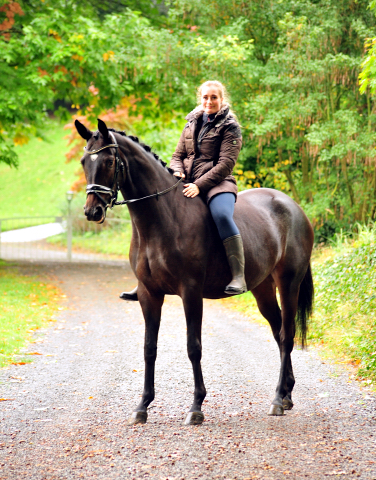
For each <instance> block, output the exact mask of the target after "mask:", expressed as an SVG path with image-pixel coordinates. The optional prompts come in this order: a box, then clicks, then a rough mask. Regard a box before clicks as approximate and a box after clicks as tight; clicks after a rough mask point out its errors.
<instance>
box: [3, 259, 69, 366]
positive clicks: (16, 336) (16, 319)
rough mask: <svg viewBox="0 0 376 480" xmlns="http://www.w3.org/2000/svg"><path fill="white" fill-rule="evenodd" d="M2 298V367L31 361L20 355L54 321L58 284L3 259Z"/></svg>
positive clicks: (58, 299)
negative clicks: (39, 331)
mask: <svg viewBox="0 0 376 480" xmlns="http://www.w3.org/2000/svg"><path fill="white" fill-rule="evenodd" d="M0 298H1V302H0V368H1V367H3V366H4V365H6V364H9V363H11V362H13V363H18V362H27V361H30V357H28V359H26V358H23V357H22V356H18V357H17V355H18V354H19V352H20V350H21V349H22V347H23V346H24V345H25V343H26V342H27V341H30V339H31V334H32V333H33V332H34V331H35V330H37V329H39V328H41V327H43V326H46V325H48V322H50V321H53V315H54V313H55V312H56V311H57V308H58V305H59V302H60V299H61V296H60V292H59V290H58V289H57V288H56V287H55V286H53V285H50V284H46V283H44V282H42V283H41V280H40V279H38V278H36V277H29V276H27V277H26V276H24V275H22V274H20V273H19V272H18V271H17V270H16V269H15V268H14V267H12V266H11V265H10V264H7V263H5V262H1V260H0Z"/></svg>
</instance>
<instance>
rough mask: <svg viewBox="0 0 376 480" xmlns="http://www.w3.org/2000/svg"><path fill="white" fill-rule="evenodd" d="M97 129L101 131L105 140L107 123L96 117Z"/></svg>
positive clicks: (106, 137)
mask: <svg viewBox="0 0 376 480" xmlns="http://www.w3.org/2000/svg"><path fill="white" fill-rule="evenodd" d="M98 130H99V131H100V132H101V134H102V137H103V138H104V139H105V140H107V139H108V137H109V135H108V128H107V125H106V124H105V123H104V121H103V120H101V119H100V118H98Z"/></svg>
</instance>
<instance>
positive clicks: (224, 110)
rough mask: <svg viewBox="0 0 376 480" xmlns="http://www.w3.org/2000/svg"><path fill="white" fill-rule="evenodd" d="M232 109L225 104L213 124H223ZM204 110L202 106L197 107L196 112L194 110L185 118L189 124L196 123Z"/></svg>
mask: <svg viewBox="0 0 376 480" xmlns="http://www.w3.org/2000/svg"><path fill="white" fill-rule="evenodd" d="M229 111H230V107H229V106H228V105H227V104H225V105H223V107H222V108H221V109H220V110H218V112H217V115H216V116H215V118H214V120H213V121H212V122H213V124H218V123H223V122H224V121H225V119H226V118H227V116H228V115H229ZM203 113H204V110H203V108H202V106H201V105H199V106H198V107H196V108H195V109H194V110H192V111H191V112H190V113H188V115H187V116H186V117H185V119H186V120H188V122H192V121H194V120H195V121H196V122H197V120H198V119H199V118H200V117H201V116H202V115H203Z"/></svg>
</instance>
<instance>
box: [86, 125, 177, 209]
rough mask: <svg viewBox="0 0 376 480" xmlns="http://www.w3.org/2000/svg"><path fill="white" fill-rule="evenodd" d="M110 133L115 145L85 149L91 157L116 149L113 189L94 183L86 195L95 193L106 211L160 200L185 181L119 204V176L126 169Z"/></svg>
mask: <svg viewBox="0 0 376 480" xmlns="http://www.w3.org/2000/svg"><path fill="white" fill-rule="evenodd" d="M108 133H109V134H110V135H111V137H112V140H113V142H114V143H112V144H110V145H105V146H104V147H101V148H98V150H91V151H86V147H85V151H86V153H88V154H89V155H95V154H97V153H98V152H101V151H102V150H104V149H106V148H116V153H115V174H114V181H113V184H112V188H110V187H105V186H104V185H98V184H96V183H92V184H90V185H88V186H87V187H86V195H89V194H90V193H94V195H96V196H97V197H98V198H99V200H100V201H101V202H102V203H103V205H104V208H105V209H107V208H108V207H110V208H112V207H113V206H114V205H127V204H128V203H133V202H139V201H141V200H146V199H148V198H153V197H157V198H158V197H160V196H161V195H164V194H165V193H168V192H170V191H171V190H173V189H174V188H176V187H177V186H178V185H179V183H181V182H182V181H183V180H184V178H183V177H181V178H180V179H179V180H178V181H177V182H176V183H175V184H174V185H172V186H171V187H169V188H166V189H165V190H162V192H156V193H152V194H151V195H147V196H146V197H141V198H132V199H130V200H122V201H120V202H118V201H117V197H118V193H119V190H120V188H119V182H118V175H119V171H120V168H122V169H123V168H124V164H123V163H122V162H121V161H120V158H119V154H118V148H119V144H118V143H117V141H116V138H115V135H113V133H112V132H108ZM101 193H102V194H108V195H111V200H110V203H107V202H106V200H105V199H104V198H103V197H102V196H101V195H100V194H101Z"/></svg>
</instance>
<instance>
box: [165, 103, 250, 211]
mask: <svg viewBox="0 0 376 480" xmlns="http://www.w3.org/2000/svg"><path fill="white" fill-rule="evenodd" d="M202 114H203V110H202V109H201V108H200V107H198V108H196V109H195V110H193V111H192V112H191V113H190V114H188V115H187V117H186V120H187V121H188V122H187V124H186V126H185V127H184V130H183V133H182V134H181V137H180V140H179V142H178V145H177V147H176V150H175V153H174V154H173V155H172V159H171V164H170V167H171V168H172V169H173V170H174V171H175V172H184V173H185V178H186V180H187V182H192V183H195V184H196V185H197V186H198V188H199V189H200V193H201V194H202V195H203V196H204V197H206V200H207V202H209V201H210V199H211V198H212V197H213V196H214V195H217V194H218V193H224V192H231V193H234V194H235V196H236V194H237V192H238V188H237V186H236V180H235V178H234V177H233V176H232V175H231V174H232V170H233V168H234V166H235V163H236V161H237V159H238V155H239V152H240V148H241V146H242V135H241V131H240V127H239V124H238V122H237V121H236V119H235V118H234V117H233V116H232V115H231V114H230V113H229V107H228V106H227V105H226V106H224V107H222V108H221V110H219V112H218V113H217V115H216V116H215V118H214V120H212V121H211V122H210V123H209V122H208V123H206V124H205V126H204V127H203V128H202V129H201V131H200V132H199V134H198V133H197V131H196V130H197V128H196V127H197V121H198V120H199V119H200V117H201V116H202Z"/></svg>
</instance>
